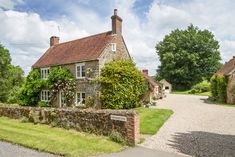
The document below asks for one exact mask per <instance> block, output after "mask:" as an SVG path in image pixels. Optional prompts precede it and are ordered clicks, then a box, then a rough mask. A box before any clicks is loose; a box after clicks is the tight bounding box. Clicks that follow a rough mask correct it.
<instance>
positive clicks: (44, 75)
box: [41, 68, 49, 80]
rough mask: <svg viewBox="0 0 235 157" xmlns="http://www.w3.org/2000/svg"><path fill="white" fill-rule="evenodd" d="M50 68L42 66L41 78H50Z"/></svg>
mask: <svg viewBox="0 0 235 157" xmlns="http://www.w3.org/2000/svg"><path fill="white" fill-rule="evenodd" d="M48 74H49V68H41V79H44V80H46V79H47V78H48Z"/></svg>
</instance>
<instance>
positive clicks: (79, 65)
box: [76, 63, 86, 79]
mask: <svg viewBox="0 0 235 157" xmlns="http://www.w3.org/2000/svg"><path fill="white" fill-rule="evenodd" d="M83 66H84V73H85V76H82V67H83ZM78 67H79V69H80V73H79V75H80V76H78ZM85 77H86V69H85V63H78V64H76V79H84V78H85Z"/></svg>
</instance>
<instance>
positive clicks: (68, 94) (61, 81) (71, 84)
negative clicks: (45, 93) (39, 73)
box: [48, 67, 76, 106]
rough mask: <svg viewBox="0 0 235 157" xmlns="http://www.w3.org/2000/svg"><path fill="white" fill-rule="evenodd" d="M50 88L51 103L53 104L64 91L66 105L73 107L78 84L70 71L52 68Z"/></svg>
mask: <svg viewBox="0 0 235 157" xmlns="http://www.w3.org/2000/svg"><path fill="white" fill-rule="evenodd" d="M48 86H49V89H50V96H49V98H50V100H49V103H52V102H53V101H54V100H55V99H56V98H57V95H58V93H59V92H60V91H63V92H64V94H65V102H66V105H67V106H71V105H72V101H73V100H74V98H75V90H76V82H75V80H74V78H73V75H72V73H71V72H70V71H69V70H68V69H66V68H64V67H55V68H52V69H51V70H50V73H49V76H48Z"/></svg>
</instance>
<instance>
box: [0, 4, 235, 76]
mask: <svg viewBox="0 0 235 157" xmlns="http://www.w3.org/2000/svg"><path fill="white" fill-rule="evenodd" d="M115 8H116V9H118V15H119V16H120V17H121V18H122V19H123V32H122V34H123V36H124V39H125V42H126V44H127V47H128V50H129V52H130V54H131V56H132V58H133V59H134V61H135V63H136V64H137V66H138V67H139V68H140V69H148V70H149V73H150V75H155V74H156V69H157V67H158V66H159V65H160V62H159V59H158V55H157V53H156V50H155V46H156V44H157V43H158V42H159V41H161V40H163V38H164V36H165V35H167V34H169V33H170V32H171V31H172V30H174V29H177V28H179V29H186V28H187V26H188V25H190V24H193V25H195V26H198V27H199V29H208V30H209V31H211V32H212V33H213V34H214V35H215V38H216V39H217V40H218V41H219V44H220V52H221V58H222V60H221V62H222V63H224V62H225V61H228V60H229V59H231V58H232V57H233V56H235V20H234V19H235V1H234V0H0V43H1V44H2V45H3V46H4V47H6V48H7V49H9V51H10V53H11V57H12V63H13V64H14V65H19V66H20V67H22V68H23V70H24V71H25V74H26V75H27V74H28V72H29V71H30V70H31V66H32V65H33V64H34V63H35V62H36V61H37V60H38V59H39V58H40V56H41V55H42V54H43V53H44V52H45V51H46V50H47V49H48V48H49V38H50V37H51V36H53V35H56V36H59V37H60V42H65V41H69V40H73V39H79V38H82V37H85V36H88V35H93V34H97V33H101V32H105V31H109V30H111V19H110V17H111V16H112V14H113V9H115Z"/></svg>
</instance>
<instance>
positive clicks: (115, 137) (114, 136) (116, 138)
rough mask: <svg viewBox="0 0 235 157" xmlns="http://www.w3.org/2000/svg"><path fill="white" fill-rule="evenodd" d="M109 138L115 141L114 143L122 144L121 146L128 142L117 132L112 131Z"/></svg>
mask: <svg viewBox="0 0 235 157" xmlns="http://www.w3.org/2000/svg"><path fill="white" fill-rule="evenodd" d="M109 138H110V139H111V140H112V141H114V142H117V143H121V144H125V143H126V141H125V139H124V138H123V136H122V135H121V134H120V133H119V132H117V131H114V130H113V131H112V132H111V134H110V135H109Z"/></svg>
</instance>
